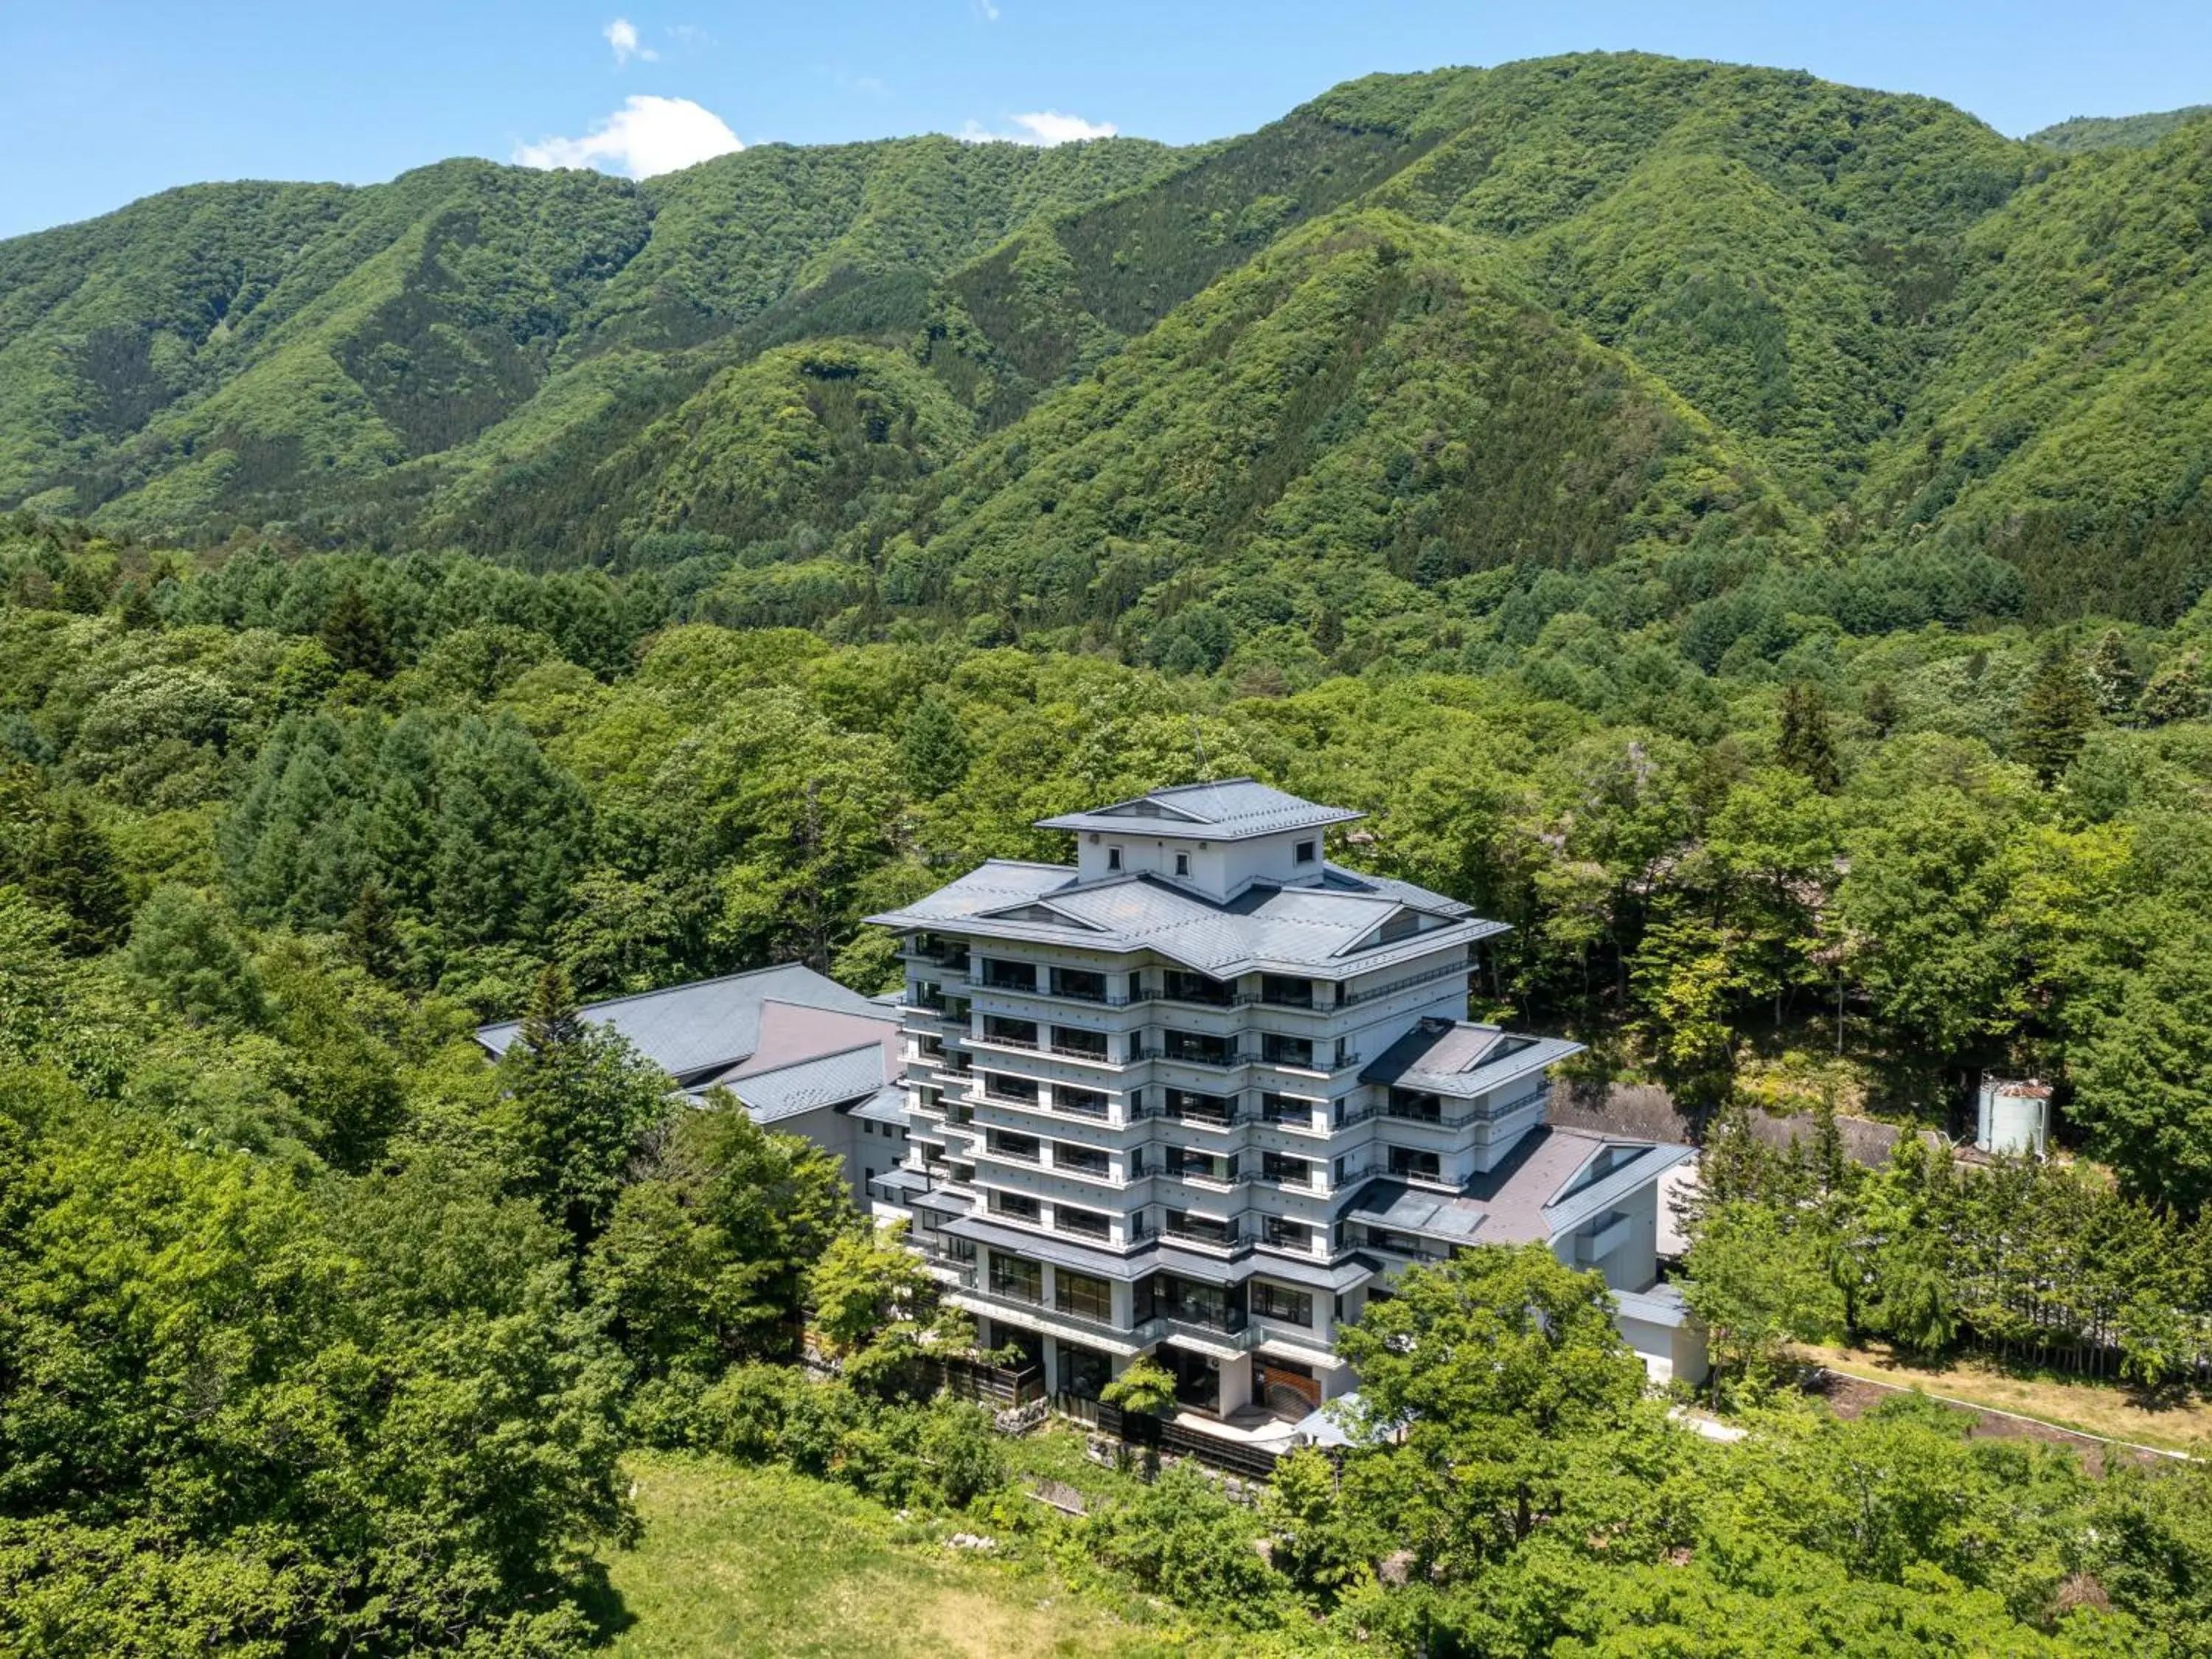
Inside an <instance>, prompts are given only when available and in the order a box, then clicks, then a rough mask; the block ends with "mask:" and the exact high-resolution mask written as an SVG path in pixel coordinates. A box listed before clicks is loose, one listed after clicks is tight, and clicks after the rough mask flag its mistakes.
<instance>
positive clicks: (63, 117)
mask: <svg viewBox="0 0 2212 1659" xmlns="http://www.w3.org/2000/svg"><path fill="white" fill-rule="evenodd" d="M1601 48H1607V49H1627V48H1636V49H1641V50H1644V51H1651V52H1672V53H1676V54H1680V55H1683V56H1693V57H1705V58H1725V59H1729V60H1731V61H1735V62H1739V63H1757V64H1773V65H1778V66H1782V67H1788V68H1798V69H1808V70H1812V71H1814V73H1816V74H1819V75H1822V76H1827V77H1829V78H1830V79H1832V80H1838V81H1847V82H1856V83H1858V84H1861V85H1868V86H1876V87H1881V88H1888V89H1892V90H1896V91H1905V92H1920V93H1927V94H1933V95H1935V96H1937V97H1942V98H1947V99H1949V100H1952V101H1953V102H1954V103H1957V104H1960V105H1962V106H1965V107H1966V108H1967V109H1969V110H1972V112H1975V113H1976V114H1978V115H1979V116H1981V117H1982V118H1984V119H1985V120H1987V121H1989V122H1990V124H1991V125H1995V126H1996V127H1997V128H1999V129H2000V130H2002V131H2006V132H2011V133H2020V132H2025V131H2030V130H2032V129H2033V128H2035V127H2038V126H2041V125H2045V124H2047V123H2049V122H2051V121H2055V120H2059V119H2063V118H2065V117H2067V116H2069V115H2076V114H2124V113H2129V112H2135V111H2139V110H2150V109H2166V108H2171V107H2173V106H2177V105H2180V104H2188V103H2203V102H2212V29H2208V28H2207V27H2205V26H2204V15H2203V0H2196V3H2194V4H2184V3H2180V0H2170V3H2151V0H2105V3H2102V4H2100V5H2095V6H2085V5H2082V4H2081V3H2080V0H2069V3H2067V4H2064V5H2058V4H2046V3H2042V0H2027V3H2009V4H1997V3H1994V0H1911V3H1899V0H1859V3H1857V4H1855V5H1850V6H1844V7H1838V6H1827V7H1815V6H1808V5H1803V4H1792V5H1788V6H1781V5H1752V4H1722V3H1687V0H1677V3H1671V4H1669V3H1663V0H1662V3H1651V0H1646V3H1642V4H1631V3H1600V0H1548V3H1539V4H1534V5H1532V4H1529V3H1528V0H1518V3H1516V4H1513V5H1510V6H1508V5H1496V4H1490V3H1464V0H1463V3H1458V4H1449V3H1442V0H1374V3H1365V4H1359V3H1349V0H1346V3H1337V4H1322V3H1314V0H1271V3H1260V0H1235V3H1201V0H1183V3H1179V4H1177V3H1158V0H1118V3H1112V4H1105V3H1087V0H1060V3H1048V0H796V3H793V0H784V3H781V4H776V5H764V4H732V3H726V0H619V3H601V4H592V5H583V4H575V3H569V0H532V3H525V0H477V3H471V0H449V3H445V4H428V3H420V0H322V3H308V4H300V3H297V0H295V3H291V4H286V5H274V4H250V3H239V0H193V3H184V0H161V3H142V0H130V3H124V0H79V3H76V4H73V5H55V4H52V3H51V0H0V63H5V64H7V65H8V66H9V76H8V87H7V92H6V94H5V95H4V97H0V145H4V152H0V153H5V154H8V155H13V156H15V161H11V162H10V163H9V164H8V166H7V167H4V168H0V235H10V234H16V233H19V232H21V231H27V230H33V229H36V228H40V227H43V226H46V225H51V224H56V223H59V222H64V221H68V220H71V219H81V218H85V217H88V216H92V215H94V214H98V213H102V212H106V211H107V210H110V209H112V208H115V207H118V206H120V205H121V204H124V203H125V202H127V201H130V200H131V199H133V198H134V197H139V196H143V195H146V194H149V193H150V192H151V191H156V190H161V189H163V188H166V187H167V186H168V185H178V184H185V183H190V182H193V181H196V180H199V179H237V178H283V179H340V180H344V181H348V182H352V183H367V182H369V181H372V180H375V179H386V178H389V177H391V176H392V174H394V173H398V172H401V171H403V170H404V169H405V168H408V167H416V166H420V165H422V163H425V162H428V161H436V160H438V159H440V158H441V157H444V156H447V155H489V156H492V157H494V158H496V159H499V160H502V161H505V160H511V159H515V158H517V157H518V156H524V157H534V158H536V159H538V160H540V161H564V160H566V161H584V162H588V163H591V164H594V165H600V166H605V167H608V168H610V170H614V171H629V172H647V171H650V170H652V169H653V168H654V167H660V166H665V165H668V164H671V162H673V161H678V160H683V159H688V158H690V157H693V156H695V155H699V154H703V153H711V152H712V151H713V150H714V149H718V148H727V147H728V146H729V145H730V144H732V143H737V142H743V143H747V144H752V143H763V142H771V141H776V140H781V141H785V142H788V143H820V142H823V141H829V140H837V139H851V138H870V137H884V136H887V135H891V134H897V133H909V132H925V131H938V132H963V131H969V132H988V133H1006V134H1010V135H1024V134H1041V135H1042V136H1047V137H1052V136H1060V135H1063V134H1066V133H1079V132H1082V131H1092V130H1097V129H1100V128H1104V127H1109V126H1110V127H1112V128H1113V129H1115V130H1116V131H1121V132H1124V133H1133V134H1139V135H1142V136H1145V137H1155V138H1162V139H1166V140H1170V141H1171V142H1188V141H1192V140H1196V139H1201V138H1212V137H1220V136H1223V135H1225V134H1228V133H1234V132H1243V131H1249V130H1250V129H1251V128H1253V127H1255V126H1256V125H1260V124H1261V123H1262V122H1264V121H1267V120H1268V119H1270V118H1273V117H1274V116H1277V115H1279V114H1280V113H1282V112H1284V111H1285V110H1286V109H1288V108H1290V107H1291V106H1292V105H1294V104H1297V103H1298V102H1300V101H1302V100H1304V99H1307V98H1309V97H1311V96H1312V95H1313V94H1315V93H1316V92H1318V91H1320V90H1321V89H1322V88H1325V87H1328V86H1329V85H1331V84H1333V83H1334V82H1338V81H1340V80H1345V79H1347V78H1349V77H1350V76H1355V75H1359V74H1364V73H1366V72H1368V71H1370V70H1413V69H1428V68H1433V67H1435V66H1436V65H1438V64H1453V63H1458V64H1496V63H1503V62H1505V61H1508V60H1510V59H1512V58H1527V57H1532V56H1537V55H1541V54H1543V53H1548V52H1571V51H1582V50H1590V49H1601ZM633 100H636V101H635V102H634V101H633ZM1047 116H1057V117H1060V118H1061V119H1060V120H1059V121H1056V122H1055V121H1048V120H1045V119H1043V118H1044V117H1047ZM1024 118H1030V119H1029V120H1027V121H1025V120H1024Z"/></svg>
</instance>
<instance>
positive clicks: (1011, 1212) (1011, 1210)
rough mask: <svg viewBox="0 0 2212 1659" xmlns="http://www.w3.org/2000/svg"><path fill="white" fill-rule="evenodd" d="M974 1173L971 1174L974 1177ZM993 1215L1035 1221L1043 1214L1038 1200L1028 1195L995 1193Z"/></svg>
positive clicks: (992, 1202) (992, 1196)
mask: <svg viewBox="0 0 2212 1659" xmlns="http://www.w3.org/2000/svg"><path fill="white" fill-rule="evenodd" d="M973 1173H974V1172H973V1171H972V1170H971V1171H970V1172H969V1174H970V1175H972V1174H973ZM991 1213H992V1214H994V1215H1003V1216H1008V1217H1011V1218H1013V1219H1014V1220H1016V1221H1035V1220H1036V1218H1038V1216H1040V1215H1041V1214H1042V1213H1043V1212H1042V1210H1040V1209H1039V1208H1038V1207H1037V1201H1036V1200H1035V1199H1033V1198H1031V1197H1030V1195H1029V1194H1027V1193H993V1194H991Z"/></svg>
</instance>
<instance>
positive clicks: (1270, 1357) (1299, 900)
mask: <svg viewBox="0 0 2212 1659" xmlns="http://www.w3.org/2000/svg"><path fill="white" fill-rule="evenodd" d="M1358 816H1360V815H1359V814H1358V813H1356V812H1350V811H1342V810H1340V809H1338V808H1334V807H1328V806H1318V805H1314V804H1313V803H1311V802H1310V801H1304V800H1300V799H1297V798H1296V797H1295V796H1291V795H1288V794H1285V793H1282V792H1281V791H1279V790H1276V789H1272V788H1269V787H1267V786H1265V785H1263V784H1259V783H1255V782H1253V781H1249V780H1248V779H1236V780H1232V781H1228V782H1224V783H1205V784H1193V785H1187V786H1183V787H1176V788H1168V789H1158V790H1155V791H1153V792H1152V793H1150V794H1147V795H1144V796H1141V797H1139V799H1135V800H1128V801H1122V802H1121V803H1119V804H1117V805H1111V806H1106V807H1102V808H1100V809H1098V810H1097V811H1090V812H1077V813H1072V814H1069V815H1067V816H1066V817H1055V818H1047V819H1045V820H1043V821H1042V823H1041V824H1040V826H1039V827H1040V828H1043V829H1062V830H1066V831H1068V832H1069V833H1070V834H1071V835H1073V837H1074V841H1075V854H1076V861H1075V863H1074V865H1073V866H1072V867H1071V866H1066V865H1057V864H1030V863H1020V862H1014V861H1011V860H991V861H990V862H988V863H987V864H985V865H983V866H981V868H979V869H976V870H974V871H972V872H969V874H967V875H965V876H963V877H961V878H959V879H958V880H957V881H955V882H953V883H952V884H951V885H949V886H946V887H944V888H940V889H939V890H938V891H936V892H934V893H933V894H931V895H930V896H928V897H927V898H923V899H920V900H917V901H916V902H914V903H912V904H909V905H908V906H906V907H905V908H902V909H899V910H896V911H893V912H890V914H888V915H880V916H877V917H874V918H872V920H873V921H876V922H878V923H879V924H881V925H883V926H884V927H891V928H896V929H897V930H898V931H899V932H900V933H902V935H903V936H904V939H903V944H904V956H905V959H906V963H907V981H906V997H905V1005H904V1009H903V1016H902V1019H903V1027H904V1037H903V1041H904V1062H905V1083H906V1089H907V1106H908V1158H907V1159H906V1161H905V1163H904V1164H902V1166H901V1167H900V1168H899V1169H898V1170H895V1171H893V1172H892V1173H891V1174H890V1176H887V1177H885V1178H884V1179H880V1180H878V1182H876V1183H874V1187H875V1191H876V1194H877V1196H878V1198H879V1199H881V1200H884V1201H885V1203H886V1205H887V1206H889V1207H890V1208H892V1209H894V1210H895V1211H896V1212H898V1213H901V1214H906V1215H910V1217H911V1218H912V1221H913V1224H914V1231H913V1238H914V1240H915V1243H917V1244H918V1245H919V1246H920V1247H921V1249H922V1250H923V1251H924V1252H925V1254H926V1255H927V1259H928V1260H929V1261H930V1262H931V1263H932V1264H933V1266H934V1267H936V1268H937V1269H938V1270H939V1273H940V1276H941V1277H943V1278H944V1279H945V1281H946V1283H947V1285H948V1288H949V1293H950V1295H951V1299H952V1300H953V1301H955V1302H956V1303H957V1304H960V1305H962V1306H963V1307H965V1308H967V1309H968V1310H970V1311H972V1312H973V1313H974V1314H975V1315H976V1316H977V1317H978V1319H979V1322H980V1323H981V1327H982V1334H983V1337H984V1340H985V1341H986V1342H987V1344H989V1345H991V1346H1000V1345H1005V1344H1012V1345H1014V1346H1018V1347H1020V1348H1022V1349H1023V1350H1024V1352H1026V1353H1028V1354H1029V1355H1030V1358H1032V1359H1034V1360H1035V1361H1036V1363H1037V1364H1039V1365H1041V1366H1042V1369H1043V1371H1044V1373H1045V1383H1046V1386H1047V1387H1048V1388H1050V1389H1055V1390H1064V1391H1067V1392H1070V1393H1073V1394H1078V1395H1095V1394H1096V1393H1097V1389H1099V1388H1100V1387H1101V1386H1102V1385H1103V1383H1104V1382H1105V1381H1106V1380H1107V1379H1108V1377H1109V1376H1111V1375H1113V1374H1114V1373H1115V1372H1116V1371H1118V1370H1120V1369H1121V1367H1122V1366H1123V1365H1125V1364H1127V1362H1128V1361H1129V1360H1130V1359H1131V1358H1133V1357H1134V1356H1136V1355H1138V1354H1140V1353H1148V1354H1151V1355H1152V1356H1153V1357H1155V1358H1157V1359H1158V1360H1159V1361H1160V1362H1161V1363H1163V1364H1165V1365H1167V1366H1168V1367H1169V1368H1170V1370H1173V1371H1174V1373H1175V1374H1176V1377H1177V1380H1178V1383H1179V1385H1180V1391H1181V1395H1182V1400H1183V1401H1184V1403H1185V1404H1186V1405H1187V1406H1188V1407H1192V1408H1194V1409H1196V1410H1199V1411H1201V1412H1212V1413H1218V1414H1220V1415H1223V1416H1226V1415H1229V1414H1230V1413H1237V1412H1239V1411H1241V1410H1242V1409H1243V1408H1245V1407H1261V1408H1263V1409H1266V1410H1269V1411H1273V1412H1274V1413H1279V1414H1284V1415H1302V1414H1304V1413H1305V1412H1307V1411H1308V1410H1310V1409H1311V1408H1312V1407H1314V1406H1316V1405H1317V1404H1319V1403H1320V1402H1321V1401H1322V1400H1324V1399H1327V1398H1329V1397H1332V1396H1334V1395H1338V1394H1340V1393H1343V1392H1345V1391H1346V1390H1347V1389H1350V1388H1351V1387H1352V1386H1353V1385H1354V1383H1355V1379H1354V1378H1353V1376H1352V1374H1351V1372H1350V1370H1349V1368H1348V1367H1347V1366H1346V1365H1345V1364H1343V1363H1342V1362H1341V1361H1340V1360H1339V1359H1338V1358H1337V1357H1336V1353H1335V1350H1334V1333H1335V1330H1336V1328H1337V1326H1338V1325H1339V1323H1340V1322H1344V1321H1347V1320H1350V1319H1352V1318H1355V1317H1357V1316H1358V1313H1359V1311H1360V1310H1361V1308H1362V1306H1363V1305H1364V1303H1365V1301H1366V1300H1367V1299H1368V1298H1369V1297H1372V1296H1376V1295H1378V1294H1384V1293H1387V1285H1388V1283H1389V1279H1390V1278H1391V1276H1392V1275H1393V1274H1394V1273H1396V1272H1398V1271H1401V1269H1402V1268H1403V1267H1405V1266H1407V1264H1409V1263H1412V1262H1417V1261H1425V1260H1434V1259H1437V1258H1440V1257H1442V1256H1443V1255H1448V1254H1449V1253H1450V1252H1451V1251H1452V1250H1453V1249H1456V1248H1458V1247H1461V1246H1464V1245H1468V1244H1474V1243H1490V1242H1493V1241H1497V1242H1504V1243H1524V1242H1527V1241H1529V1240H1541V1241H1543V1242H1545V1243H1548V1244H1549V1245H1550V1246H1551V1247H1552V1248H1553V1249H1554V1250H1555V1251H1556V1252H1557V1253H1558V1255H1559V1257H1560V1259H1561V1260H1563V1261H1568V1262H1571V1263H1572V1264H1574V1265H1575V1266H1577V1267H1595V1268H1598V1269H1601V1271H1602V1272H1603V1273H1604V1274H1605V1277H1606V1281H1607V1284H1608V1285H1611V1286H1613V1289H1614V1291H1615V1292H1616V1297H1617V1300H1618V1302H1619V1303H1620V1309H1621V1328H1622V1329H1623V1330H1624V1331H1625V1332H1626V1333H1627V1334H1628V1335H1629V1337H1630V1340H1631V1341H1632V1344H1633V1345H1634V1346H1637V1347H1638V1349H1639V1351H1641V1352H1644V1355H1645V1358H1646V1361H1647V1364H1650V1367H1651V1368H1652V1370H1653V1371H1654V1373H1655V1375H1658V1376H1667V1375H1671V1374H1673V1373H1674V1371H1676V1370H1691V1369H1700V1370H1701V1369H1702V1364H1703V1361H1702V1354H1701V1352H1700V1351H1699V1345H1698V1344H1697V1343H1696V1340H1695V1334H1694V1332H1693V1331H1692V1330H1691V1329H1690V1328H1688V1327H1687V1326H1686V1322H1685V1321H1684V1319H1683V1317H1682V1314H1681V1309H1680V1303H1679V1300H1677V1299H1674V1298H1673V1297H1671V1296H1670V1295H1669V1294H1668V1292H1667V1291H1664V1290H1663V1289H1662V1290H1659V1291H1654V1290H1653V1288H1652V1287H1653V1283H1654V1279H1655V1278H1656V1271H1657V1265H1656V1231H1657V1221H1658V1212H1657V1198H1656V1191H1657V1180H1658V1177H1659V1176H1660V1174H1661V1173H1662V1171H1664V1170H1667V1169H1668V1168H1670V1167H1671V1166H1672V1165H1674V1164H1675V1163H1677V1162H1678V1161H1680V1159H1681V1158H1684V1157H1686V1156H1687V1155H1688V1152H1689V1149H1688V1148H1686V1147H1681V1146H1663V1145H1656V1144H1653V1143H1650V1142H1644V1141H1634V1140H1625V1139H1619V1138H1615V1137H1609V1136H1606V1135H1602V1134H1598V1133H1590V1132H1587V1131H1583V1130H1568V1129H1563V1128H1557V1127H1548V1126H1547V1123H1546V1121H1545V1114H1546V1104H1547V1094H1548V1080H1547V1072H1548V1070H1549V1068H1550V1067H1551V1066H1553V1064H1554V1063H1556V1062H1557V1061H1559V1060H1561V1059H1563V1058H1565V1056H1567V1055H1568V1054H1572V1053H1574V1052H1576V1049H1577V1045H1576V1044H1574V1043H1572V1042H1565V1041H1563V1040H1560V1039H1558V1038H1551V1037H1534V1036H1516V1035H1514V1034H1512V1033H1510V1032H1507V1031H1503V1030H1498V1029H1497V1028H1495V1027H1492V1026H1487V1025H1479V1024H1472V1023H1470V1022H1469V1021H1468V1020H1467V1019H1466V1018H1464V1016H1465V1014H1466V1012H1467V999H1468V978H1469V975H1470V972H1471V971H1472V969H1473V966H1474V954H1473V953H1474V950H1475V948H1476V946H1477V945H1479V944H1480V942H1481V941H1482V940H1483V939H1487V938H1489V937H1490V936H1491V935H1492V934H1494V933H1500V932H1502V931H1504V930H1503V926H1502V924H1500V923H1498V922H1493V921H1484V920H1483V919H1482V918H1480V917H1479V916H1476V915H1474V914H1473V913H1472V912H1471V911H1470V910H1469V909H1468V907H1467V906H1466V905H1464V904H1462V903H1459V902H1456V901H1455V900H1452V899H1449V898H1445V897H1443V896H1442V895H1440V894H1437V893H1431V892H1429V891H1426V890H1424V889H1421V888H1419V887H1415V886H1413V885H1410V884H1407V883H1405V882H1400V881H1393V880H1389V879H1386V878H1381V877H1376V876H1370V875H1364V874H1361V873H1359V872H1355V871H1352V870H1347V869H1344V868H1342V867H1340V866H1337V865H1335V864H1332V863H1331V862H1329V860H1328V858H1327V857H1326V855H1325V851H1324V847H1323V842H1324V838H1325V836H1326V835H1327V833H1328V831H1329V830H1330V829H1332V828H1333V827H1334V826H1336V825H1340V824H1342V823H1347V822H1349V821H1351V820H1352V819H1354V818H1356V817H1358Z"/></svg>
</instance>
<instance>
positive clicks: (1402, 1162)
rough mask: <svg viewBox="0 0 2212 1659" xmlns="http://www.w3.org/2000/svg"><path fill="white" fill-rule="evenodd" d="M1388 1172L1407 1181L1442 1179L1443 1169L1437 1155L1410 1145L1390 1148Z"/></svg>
mask: <svg viewBox="0 0 2212 1659" xmlns="http://www.w3.org/2000/svg"><path fill="white" fill-rule="evenodd" d="M1390 1173H1391V1174H1392V1175H1394V1176H1399V1177H1400V1178H1401V1179H1402V1180H1408V1181H1439V1180H1441V1179H1443V1170H1442V1168H1441V1166H1440V1165H1439V1164H1438V1163H1437V1155H1436V1154H1435V1153H1434V1152H1421V1151H1418V1150H1416V1149H1415V1148H1413V1147H1411V1146H1393V1147H1392V1148H1391V1149H1390Z"/></svg>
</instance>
